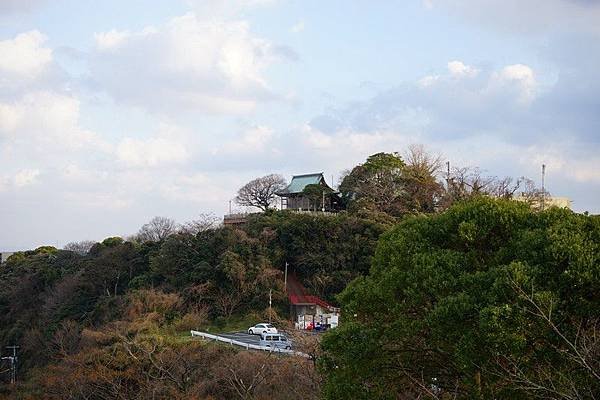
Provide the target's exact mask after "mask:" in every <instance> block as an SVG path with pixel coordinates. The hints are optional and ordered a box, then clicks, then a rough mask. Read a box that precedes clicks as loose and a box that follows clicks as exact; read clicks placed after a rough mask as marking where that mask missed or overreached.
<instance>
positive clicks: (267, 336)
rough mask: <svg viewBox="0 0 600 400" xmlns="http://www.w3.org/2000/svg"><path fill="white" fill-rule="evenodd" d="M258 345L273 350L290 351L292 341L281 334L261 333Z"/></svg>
mask: <svg viewBox="0 0 600 400" xmlns="http://www.w3.org/2000/svg"><path fill="white" fill-rule="evenodd" d="M260 345H261V346H264V347H271V348H274V349H287V350H289V349H291V348H292V341H291V340H288V338H287V337H285V335H282V334H281V333H263V334H261V335H260Z"/></svg>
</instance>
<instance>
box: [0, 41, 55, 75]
mask: <svg viewBox="0 0 600 400" xmlns="http://www.w3.org/2000/svg"><path fill="white" fill-rule="evenodd" d="M45 41H46V37H45V36H44V35H42V34H41V33H40V32H39V31H36V30H33V31H29V32H24V33H21V34H19V35H17V36H16V37H15V38H14V39H7V40H2V41H0V54H1V55H2V56H1V57H0V86H6V85H8V84H9V83H11V81H13V80H14V79H26V80H31V79H34V78H36V77H37V76H38V75H40V74H41V73H42V72H43V71H44V69H45V68H47V67H48V66H49V65H50V63H51V62H52V50H51V49H49V48H47V47H44V46H43V44H44V42H45Z"/></svg>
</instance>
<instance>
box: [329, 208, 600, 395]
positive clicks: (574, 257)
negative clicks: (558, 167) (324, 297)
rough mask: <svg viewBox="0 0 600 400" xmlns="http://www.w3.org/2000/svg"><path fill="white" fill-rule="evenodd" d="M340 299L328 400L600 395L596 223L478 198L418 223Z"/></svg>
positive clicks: (386, 240)
mask: <svg viewBox="0 0 600 400" xmlns="http://www.w3.org/2000/svg"><path fill="white" fill-rule="evenodd" d="M340 299H341V302H342V304H343V313H344V316H345V320H344V324H342V326H341V327H340V328H339V329H337V330H335V331H332V332H330V333H328V335H327V336H326V337H325V338H324V341H323V347H324V351H325V357H323V358H322V362H321V368H322V371H323V372H324V374H325V376H326V385H325V394H326V397H328V398H336V399H343V398H347V399H359V398H363V399H394V398H420V397H423V396H426V397H431V398H444V399H445V398H496V399H517V398H523V399H525V398H531V397H535V396H537V397H541V398H564V399H576V398H597V397H598V396H599V395H600V337H598V329H599V328H600V321H599V317H600V219H598V218H596V217H589V216H585V215H580V214H575V213H572V212H571V211H568V210H561V209H551V210H547V211H545V212H541V213H534V212H532V211H531V210H530V208H529V207H528V206H527V205H525V204H522V203H518V202H513V201H504V200H493V199H490V198H478V199H475V200H473V201H471V202H468V203H462V204H458V205H456V206H454V207H453V208H451V209H450V210H448V211H447V212H445V213H442V214H438V215H433V216H419V217H414V218H409V219H407V220H405V221H404V222H402V223H401V224H399V225H398V226H397V227H395V228H394V229H393V230H391V231H390V232H388V233H386V234H385V235H384V236H383V237H382V239H381V240H380V243H379V245H378V248H377V252H376V257H375V259H374V263H373V267H372V269H371V271H370V274H369V276H367V277H363V278H359V279H357V280H356V281H354V282H353V283H352V284H351V285H349V287H348V288H347V289H346V290H345V291H344V292H343V293H342V294H341V296H340Z"/></svg>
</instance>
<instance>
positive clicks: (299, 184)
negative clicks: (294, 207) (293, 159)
mask: <svg viewBox="0 0 600 400" xmlns="http://www.w3.org/2000/svg"><path fill="white" fill-rule="evenodd" d="M322 179H324V178H323V173H322V172H321V173H317V174H306V175H294V176H293V177H292V181H291V182H290V184H289V185H288V187H286V188H285V189H283V190H282V191H281V192H280V193H281V194H289V193H301V192H302V191H303V190H304V188H305V187H306V186H307V185H314V184H319V183H320V182H321V180H322Z"/></svg>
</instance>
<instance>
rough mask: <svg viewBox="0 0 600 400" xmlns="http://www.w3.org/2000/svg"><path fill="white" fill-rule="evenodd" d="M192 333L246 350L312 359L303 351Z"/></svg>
mask: <svg viewBox="0 0 600 400" xmlns="http://www.w3.org/2000/svg"><path fill="white" fill-rule="evenodd" d="M190 333H191V334H192V337H194V336H200V337H202V338H204V339H211V340H215V341H218V342H223V343H228V344H231V345H235V346H240V347H243V348H245V349H246V350H250V349H252V350H261V351H268V352H269V353H283V354H289V355H294V356H300V357H305V358H310V356H309V355H308V354H306V353H302V352H301V351H294V350H286V349H279V348H274V347H267V346H259V345H256V344H250V343H244V342H240V341H239V340H234V339H231V338H226V337H222V336H219V335H212V334H210V333H205V332H199V331H190Z"/></svg>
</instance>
